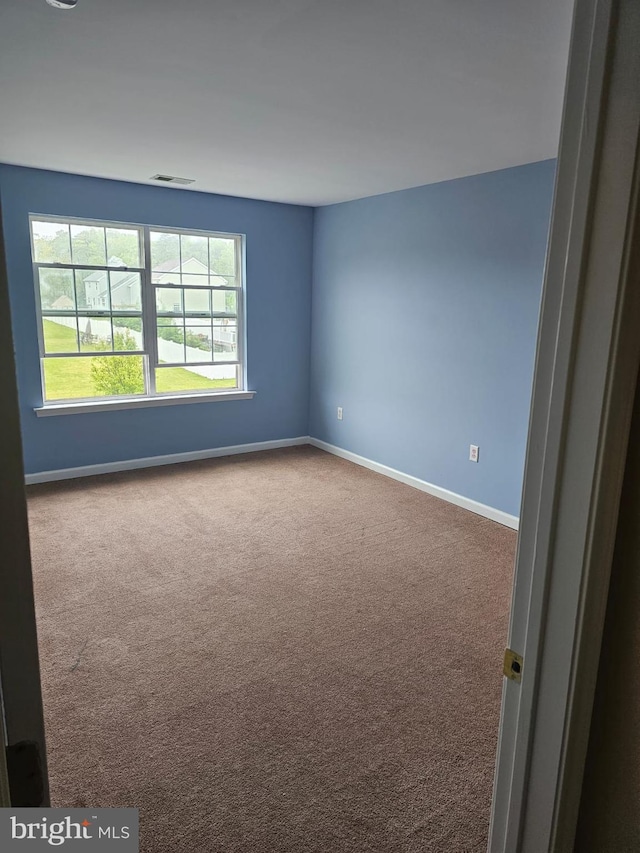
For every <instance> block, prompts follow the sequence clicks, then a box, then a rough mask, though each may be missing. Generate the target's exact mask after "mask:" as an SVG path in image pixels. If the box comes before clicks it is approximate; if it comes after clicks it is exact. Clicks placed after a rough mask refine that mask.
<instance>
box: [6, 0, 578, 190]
mask: <svg viewBox="0 0 640 853" xmlns="http://www.w3.org/2000/svg"><path fill="white" fill-rule="evenodd" d="M572 6H573V2H572V0H227V2H222V0H78V6H77V8H76V9H73V10H71V11H58V10H55V9H53V8H51V7H50V6H48V5H47V4H46V3H45V0H0V161H4V162H8V163H17V164H21V165H25V166H36V167H42V168H47V169H56V170H61V171H67V172H77V173H80V174H88V175H98V176H102V177H107V178H120V179H124V180H127V181H136V182H141V183H146V182H148V179H149V177H150V176H151V175H153V174H155V173H157V172H160V173H168V174H171V175H178V176H181V177H188V178H195V179H196V183H195V184H194V185H193V189H196V190H204V191H208V192H218V193H224V194H228V195H239V196H248V197H252V198H261V199H271V200H274V201H287V202H297V203H301V204H311V205H321V204H328V203H331V202H336V201H344V200H347V199H353V198H359V197H363V196H368V195H374V194H377V193H383V192H389V191H391V190H397V189H403V188H406V187H412V186H419V185H422V184H427V183H432V182H434V181H441V180H446V179H449V178H456V177H461V176H464V175H471V174H477V173H481V172H488V171H492V170H494V169H501V168H505V167H507V166H514V165H518V164H522V163H530V162H534V161H537V160H544V159H546V158H549V157H554V156H555V154H556V150H557V144H558V135H559V129H560V116H561V109H562V98H563V86H564V74H565V68H566V62H567V55H568V42H569V32H570V19H571V12H572Z"/></svg>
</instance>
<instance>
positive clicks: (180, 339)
mask: <svg viewBox="0 0 640 853" xmlns="http://www.w3.org/2000/svg"><path fill="white" fill-rule="evenodd" d="M158 361H160V362H165V363H169V364H184V361H185V355H184V327H183V326H174V325H167V324H166V321H165V323H164V324H162V323H158Z"/></svg>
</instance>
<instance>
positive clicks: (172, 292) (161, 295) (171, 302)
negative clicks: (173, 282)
mask: <svg viewBox="0 0 640 853" xmlns="http://www.w3.org/2000/svg"><path fill="white" fill-rule="evenodd" d="M156 311H158V313H160V314H180V315H182V313H183V307H182V291H181V290H177V289H175V288H172V287H157V288H156Z"/></svg>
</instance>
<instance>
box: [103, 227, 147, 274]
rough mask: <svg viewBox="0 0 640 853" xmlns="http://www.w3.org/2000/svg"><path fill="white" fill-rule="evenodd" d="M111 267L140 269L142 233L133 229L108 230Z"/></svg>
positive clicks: (108, 253) (108, 257) (108, 250)
mask: <svg viewBox="0 0 640 853" xmlns="http://www.w3.org/2000/svg"><path fill="white" fill-rule="evenodd" d="M107 259H108V263H109V266H110V267H140V266H142V264H141V263H140V232H139V231H136V230H135V229H132V228H107Z"/></svg>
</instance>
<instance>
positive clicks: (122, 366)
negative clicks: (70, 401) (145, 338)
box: [91, 332, 144, 397]
mask: <svg viewBox="0 0 640 853" xmlns="http://www.w3.org/2000/svg"><path fill="white" fill-rule="evenodd" d="M113 344H114V348H115V349H116V350H134V349H136V347H137V344H136V342H135V340H134V339H133V337H132V336H131V335H130V334H129V332H116V333H115V335H114V338H113ZM100 348H104V349H105V350H106V349H107V345H106V344H104V345H101V347H100ZM91 381H92V382H93V386H94V389H95V391H96V392H97V393H98V394H99V395H100V396H103V397H116V396H119V395H126V394H143V393H144V375H143V371H142V357H141V356H133V355H110V356H104V355H101V356H96V358H92V359H91Z"/></svg>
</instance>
